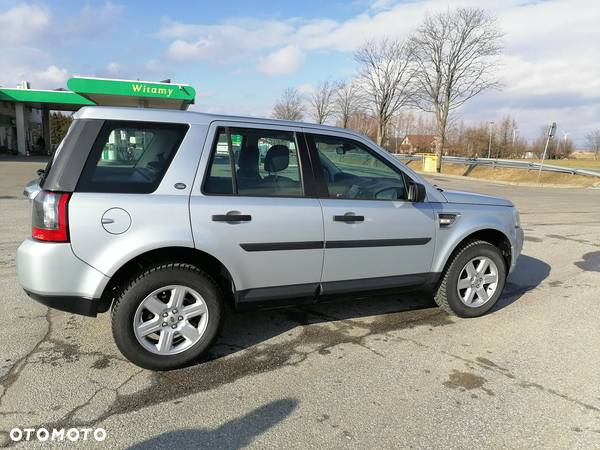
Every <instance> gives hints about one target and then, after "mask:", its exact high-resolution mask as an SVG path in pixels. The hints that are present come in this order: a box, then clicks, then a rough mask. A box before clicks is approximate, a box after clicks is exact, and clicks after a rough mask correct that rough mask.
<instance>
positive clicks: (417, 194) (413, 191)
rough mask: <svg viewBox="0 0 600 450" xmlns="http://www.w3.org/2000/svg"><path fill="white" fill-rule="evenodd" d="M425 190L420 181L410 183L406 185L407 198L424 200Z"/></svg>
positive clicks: (416, 201)
mask: <svg viewBox="0 0 600 450" xmlns="http://www.w3.org/2000/svg"><path fill="white" fill-rule="evenodd" d="M426 196H427V191H426V190H425V186H423V185H422V184H421V183H410V184H409V185H408V200H409V201H411V202H415V203H419V202H422V201H424V200H425V197H426Z"/></svg>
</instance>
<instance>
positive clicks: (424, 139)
mask: <svg viewBox="0 0 600 450" xmlns="http://www.w3.org/2000/svg"><path fill="white" fill-rule="evenodd" d="M435 141H436V138H435V136H434V135H433V134H407V135H406V136H405V137H404V139H403V140H402V144H401V146H400V149H401V150H402V152H404V153H410V154H412V153H430V152H433V151H434V150H435Z"/></svg>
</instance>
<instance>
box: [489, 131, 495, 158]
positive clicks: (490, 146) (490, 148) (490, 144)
mask: <svg viewBox="0 0 600 450" xmlns="http://www.w3.org/2000/svg"><path fill="white" fill-rule="evenodd" d="M492 125H494V122H490V142H489V144H488V159H489V158H490V157H491V155H492Z"/></svg>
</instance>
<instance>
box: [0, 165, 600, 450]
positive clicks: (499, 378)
mask: <svg viewBox="0 0 600 450" xmlns="http://www.w3.org/2000/svg"><path fill="white" fill-rule="evenodd" d="M39 166H40V164H33V163H24V162H0V211H1V214H0V230H1V231H2V233H0V349H1V350H0V445H3V446H12V445H14V443H13V442H11V441H10V439H9V437H8V431H9V430H10V429H12V428H13V427H20V428H26V427H32V428H39V427H44V428H48V429H51V428H62V427H65V428H70V427H103V428H104V429H106V431H107V435H108V436H107V439H106V440H105V441H104V442H103V443H102V444H96V443H93V442H90V441H88V443H87V445H90V446H96V447H100V446H101V445H103V446H105V447H110V448H129V447H131V448H135V449H144V448H175V447H178V448H241V447H245V446H250V447H254V448H292V447H293V448H300V447H302V448H378V447H384V448H390V447H395V448H407V447H411V448H443V447H448V448H469V449H470V448H474V447H475V448H480V447H486V448H532V447H537V448H539V447H544V448H569V449H573V448H585V449H589V448H600V383H599V380H600V352H599V350H600V190H593V189H551V188H537V187H516V186H507V185H500V184H495V183H490V182H485V181H462V180H456V179H450V178H444V177H441V176H432V177H430V179H431V180H432V181H433V182H434V183H437V184H438V185H440V186H442V187H448V188H452V189H464V190H473V191H478V192H483V193H489V194H495V195H500V196H504V197H507V198H510V199H511V200H513V201H514V202H515V203H516V204H517V206H518V207H519V209H520V211H521V221H522V226H523V228H524V229H525V233H526V242H525V247H524V251H523V256H522V257H521V258H520V260H519V262H518V266H517V269H516V271H515V272H513V274H511V276H510V277H509V280H508V284H507V287H506V290H505V293H504V295H503V297H502V298H501V300H500V301H499V304H498V305H497V306H496V307H495V309H494V310H493V311H492V312H491V313H490V314H488V315H486V316H485V317H482V318H478V319H470V320H465V319H457V318H455V317H451V316H449V315H447V314H445V313H443V312H441V311H440V310H438V309H437V308H435V307H434V304H433V303H432V301H431V300H430V299H429V298H428V297H427V296H425V295H421V294H412V295H404V296H400V297H393V298H383V299H382V298H379V299H373V298H371V299H364V300H361V301H356V302H347V303H344V302H338V303H333V304H326V305H314V306H310V307H306V308H300V309H291V310H278V311H267V312H252V313H243V314H235V315H232V316H231V317H229V318H228V321H227V324H226V326H225V329H224V331H223V335H222V337H221V338H220V340H219V342H218V344H217V345H216V346H215V348H214V349H213V351H212V353H211V355H210V357H209V358H208V360H207V361H205V362H203V363H201V364H198V365H196V366H194V367H190V368H187V369H184V370H180V371H176V372H169V373H152V372H149V371H146V370H140V369H139V368H137V367H136V366H133V365H132V364H130V363H128V362H127V361H126V360H125V359H124V358H123V357H122V356H121V355H120V354H119V352H118V350H117V348H116V347H115V345H114V344H113V341H112V337H111V334H110V327H109V317H108V315H102V316H100V317H99V318H97V319H92V318H85V317H80V316H75V315H70V314H67V313H63V312H60V311H53V310H48V309H47V308H45V307H43V306H42V305H39V304H37V303H36V302H34V301H32V300H30V299H28V298H27V296H26V295H25V294H24V293H23V292H22V291H21V289H20V287H19V285H18V282H17V279H16V273H15V252H16V249H17V247H18V245H19V243H20V242H21V240H22V239H23V238H24V237H25V236H26V235H27V234H28V233H29V225H30V219H29V206H28V202H27V201H26V200H25V199H23V198H21V195H20V194H21V191H22V188H23V186H24V185H25V183H26V182H27V181H28V180H29V179H31V178H33V174H34V172H35V169H37V168H38V167H39ZM57 445H58V444H57V443H52V444H49V443H39V442H37V443H36V442H28V443H23V442H22V443H20V444H17V447H21V446H23V447H36V448H49V447H51V446H52V447H56V446H57ZM62 445H63V446H65V447H74V446H77V445H81V443H79V444H73V443H70V442H65V443H63V444H62Z"/></svg>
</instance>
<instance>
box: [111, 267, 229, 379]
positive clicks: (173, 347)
mask: <svg viewBox="0 0 600 450" xmlns="http://www.w3.org/2000/svg"><path fill="white" fill-rule="evenodd" d="M222 304H223V302H222V294H221V291H220V289H219V287H218V285H217V284H216V282H215V281H214V280H213V279H212V278H211V277H210V276H209V275H207V274H206V273H204V272H202V271H201V270H200V269H198V268H197V267H195V266H193V265H190V264H181V263H171V264H163V265H160V266H157V267H153V268H150V269H148V270H146V271H144V272H143V273H141V274H139V275H138V276H137V277H135V278H134V279H133V280H131V281H130V282H129V283H128V284H127V286H125V287H124V288H123V290H122V292H121V295H120V296H119V298H118V299H117V300H116V301H115V304H114V306H113V310H112V331H113V337H114V339H115V342H116V344H117V347H118V348H119V350H120V351H121V353H123V355H124V356H125V357H126V358H127V359H129V360H130V361H131V362H133V363H134V364H137V365H138V366H140V367H143V368H145V369H152V370H169V369H176V368H179V367H183V366H186V365H188V364H190V363H192V362H194V361H195V360H197V359H198V358H199V357H201V356H202V355H203V354H204V353H205V352H206V351H207V350H208V348H209V347H210V345H211V344H212V343H213V342H214V340H215V339H216V337H217V335H218V332H219V330H220V328H221V324H222V321H223V320H222V318H223V307H222Z"/></svg>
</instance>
